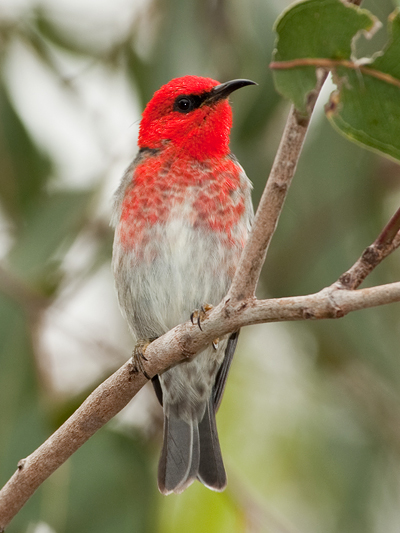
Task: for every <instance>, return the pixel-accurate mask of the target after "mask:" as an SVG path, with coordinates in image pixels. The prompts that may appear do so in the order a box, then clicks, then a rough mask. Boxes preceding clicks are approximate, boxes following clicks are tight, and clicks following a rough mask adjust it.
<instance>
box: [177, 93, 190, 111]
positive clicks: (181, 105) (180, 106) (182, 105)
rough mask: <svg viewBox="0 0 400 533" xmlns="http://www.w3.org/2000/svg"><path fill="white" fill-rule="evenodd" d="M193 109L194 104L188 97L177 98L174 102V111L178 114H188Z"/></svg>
mask: <svg viewBox="0 0 400 533" xmlns="http://www.w3.org/2000/svg"><path fill="white" fill-rule="evenodd" d="M193 108H194V102H193V101H192V99H191V98H190V97H188V96H179V97H178V98H177V99H176V100H175V105H174V109H175V110H176V111H179V112H180V113H189V111H192V109H193Z"/></svg>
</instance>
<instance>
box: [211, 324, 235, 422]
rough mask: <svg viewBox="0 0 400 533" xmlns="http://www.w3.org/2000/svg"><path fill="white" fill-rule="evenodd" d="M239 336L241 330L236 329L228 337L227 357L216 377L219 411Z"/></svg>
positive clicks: (215, 388) (216, 395)
mask: <svg viewBox="0 0 400 533" xmlns="http://www.w3.org/2000/svg"><path fill="white" fill-rule="evenodd" d="M238 338H239V331H235V332H234V333H232V335H231V336H230V337H229V339H228V344H227V346H226V349H225V357H224V360H223V361H222V365H221V366H220V369H219V370H218V374H217V377H216V378H215V384H214V388H213V395H214V402H213V403H214V410H215V412H217V410H218V407H219V405H220V403H221V400H222V395H223V393H224V389H225V384H226V379H227V377H228V372H229V368H230V366H231V363H232V359H233V354H234V353H235V349H236V345H237V341H238Z"/></svg>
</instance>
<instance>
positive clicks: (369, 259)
mask: <svg viewBox="0 0 400 533" xmlns="http://www.w3.org/2000/svg"><path fill="white" fill-rule="evenodd" d="M399 246H400V208H399V209H398V210H397V211H396V213H395V214H394V215H393V216H392V218H391V219H390V220H389V222H388V223H387V224H386V226H385V227H384V228H383V230H382V231H381V233H380V234H379V236H378V237H377V239H376V240H375V241H374V242H373V243H372V244H371V246H368V247H367V248H366V249H365V250H364V252H363V253H362V255H361V257H360V258H359V259H358V260H357V261H356V262H355V263H354V265H353V266H352V267H351V268H350V269H349V270H348V271H347V272H345V273H344V274H342V275H341V276H340V278H339V279H338V281H337V282H336V283H337V286H338V287H339V288H342V289H349V290H353V289H356V288H357V287H359V286H360V285H361V283H362V282H363V281H364V279H365V278H366V277H367V276H368V275H369V274H370V273H371V272H372V270H373V269H374V268H375V267H377V266H378V265H379V263H381V262H382V261H383V260H384V259H385V257H387V256H388V255H390V254H391V253H392V252H393V251H394V250H396V248H398V247H399Z"/></svg>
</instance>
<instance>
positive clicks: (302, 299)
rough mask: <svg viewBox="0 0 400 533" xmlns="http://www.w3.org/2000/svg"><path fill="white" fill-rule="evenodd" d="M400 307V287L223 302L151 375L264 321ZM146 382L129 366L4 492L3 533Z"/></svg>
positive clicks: (180, 330) (183, 332) (151, 350)
mask: <svg viewBox="0 0 400 533" xmlns="http://www.w3.org/2000/svg"><path fill="white" fill-rule="evenodd" d="M392 302H400V282H397V283H391V284H388V285H381V286H378V287H372V288H367V289H361V290H357V291H351V290H343V289H340V288H338V287H337V286H335V284H334V285H332V286H331V287H328V288H326V289H323V290H322V291H320V292H319V293H316V294H311V295H307V296H298V297H293V298H276V299H271V300H261V301H260V300H256V299H255V298H253V297H250V298H248V299H247V300H242V301H240V302H238V301H236V302H233V301H228V302H222V303H221V304H220V305H219V306H218V307H216V308H214V309H213V310H212V311H211V312H210V313H209V316H208V317H206V319H205V320H204V322H203V324H202V327H203V331H200V329H199V328H198V327H197V326H193V325H192V324H191V322H190V321H188V322H186V323H185V324H181V325H180V326H177V327H176V328H174V329H173V330H171V331H169V332H168V333H166V334H165V335H163V336H162V337H160V338H159V339H157V340H155V341H154V342H153V343H152V344H151V345H150V346H149V347H148V348H147V350H146V357H147V358H148V362H147V363H146V372H147V373H148V374H149V375H150V376H154V375H155V374H159V373H161V372H163V371H164V370H166V369H167V368H168V367H170V366H171V365H173V364H176V363H179V362H180V361H183V360H185V359H187V358H189V357H194V356H195V354H196V353H198V352H199V351H200V350H201V349H203V348H205V347H206V346H207V345H208V344H209V343H210V342H212V340H213V339H215V338H217V337H221V336H222V335H225V334H227V333H229V332H231V331H235V330H237V329H239V328H240V327H243V326H246V325H251V324H260V323H265V322H281V321H288V320H291V321H293V320H305V319H324V318H340V317H343V316H345V315H346V314H348V313H350V312H351V311H356V310H359V309H366V308H368V307H374V306H377V305H384V304H387V303H392ZM146 382H147V380H146V378H145V377H144V375H143V374H141V373H137V372H134V371H133V368H132V365H131V363H130V362H127V363H125V364H124V365H123V366H122V367H121V368H120V369H119V370H117V371H116V372H115V373H114V374H113V375H112V376H111V377H110V378H108V379H107V380H106V381H105V382H104V383H102V384H101V385H100V386H99V387H97V389H96V390H95V391H94V392H93V393H92V394H91V395H90V396H89V397H88V398H87V399H86V400H85V402H84V403H83V404H82V405H81V406H80V407H79V408H78V409H77V411H75V413H74V414H73V415H72V416H71V417H70V418H69V419H68V420H67V421H66V422H65V423H64V424H63V425H62V426H61V427H60V428H59V429H58V430H57V431H56V432H55V433H54V434H53V435H52V436H51V437H50V438H49V439H48V440H47V441H46V442H45V443H44V444H42V446H40V447H39V448H38V449H37V450H36V451H35V452H33V453H32V454H31V455H29V456H28V457H27V458H26V459H23V460H22V461H20V462H19V464H18V470H17V471H16V472H15V474H14V475H13V476H12V477H11V479H10V480H9V481H8V483H7V484H6V485H5V486H4V487H3V489H2V490H1V491H0V531H2V530H4V528H5V527H6V526H7V525H8V523H9V522H10V521H11V519H12V518H13V517H14V516H15V515H16V514H17V512H18V511H19V510H20V509H21V507H22V506H23V505H24V504H25V502H26V501H27V500H28V499H29V498H30V496H32V494H33V493H34V492H35V490H36V489H37V488H38V487H39V486H40V485H41V483H43V481H44V480H45V479H47V478H48V477H49V476H50V474H52V473H53V472H54V471H55V470H56V469H57V468H58V467H59V466H60V465H61V464H63V463H64V462H65V461H66V460H67V459H68V458H69V457H70V456H71V455H72V454H73V453H74V452H75V451H76V450H77V449H78V448H79V447H80V446H82V444H84V443H85V442H86V441H87V440H88V439H89V438H90V437H91V436H92V435H93V434H94V433H95V432H96V431H97V430H98V429H100V428H101V427H102V426H103V425H105V424H106V423H107V422H108V421H109V420H111V419H112V418H113V417H114V416H115V415H116V414H117V413H118V412H119V411H120V410H121V409H122V408H123V407H125V406H126V405H127V404H128V403H129V401H130V400H131V399H132V398H133V397H134V396H135V394H136V393H137V392H138V391H139V390H140V389H141V388H142V387H143V385H144V384H145V383H146Z"/></svg>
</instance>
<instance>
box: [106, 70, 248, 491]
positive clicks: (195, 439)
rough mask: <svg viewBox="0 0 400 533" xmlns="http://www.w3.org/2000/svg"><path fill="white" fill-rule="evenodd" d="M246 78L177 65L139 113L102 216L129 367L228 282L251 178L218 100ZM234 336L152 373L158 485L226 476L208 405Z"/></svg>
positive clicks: (222, 482)
mask: <svg viewBox="0 0 400 533" xmlns="http://www.w3.org/2000/svg"><path fill="white" fill-rule="evenodd" d="M247 85H257V84H256V83H255V82H253V81H251V80H247V79H235V80H232V81H228V82H226V83H219V82H218V81H216V80H214V79H211V78H205V77H200V76H193V75H187V76H183V77H180V78H175V79H173V80H171V81H169V82H168V83H166V84H165V85H163V86H162V87H161V88H160V89H158V90H157V91H156V92H155V93H154V95H153V97H152V98H151V100H150V101H149V102H148V104H147V106H146V107H145V109H144V111H143V114H142V119H141V122H140V126H139V136H138V148H139V150H138V153H137V155H136V158H135V159H134V160H133V162H132V163H131V164H130V165H129V167H128V168H127V170H126V172H125V174H124V175H123V178H122V181H121V183H120V185H119V187H118V189H117V190H116V192H115V195H114V205H113V215H112V224H113V226H114V227H115V236H114V243H113V257H112V268H113V272H114V278H115V286H116V292H117V296H118V302H119V306H120V309H121V311H122V314H123V316H124V317H125V319H126V321H127V324H128V327H129V329H130V331H131V333H132V334H133V336H134V338H136V339H137V344H136V347H135V350H134V355H135V357H134V361H135V362H136V365H137V367H138V368H142V369H144V367H143V366H141V362H142V359H141V358H145V355H144V353H145V348H146V346H147V345H148V343H149V342H151V341H153V340H154V339H156V338H158V337H160V336H161V335H163V334H164V333H166V332H167V331H169V330H171V329H172V328H174V327H175V326H177V325H178V324H181V323H183V322H185V321H187V320H188V318H189V317H190V316H191V317H192V321H193V319H194V318H195V319H196V320H197V321H198V324H199V326H200V328H201V321H202V320H204V316H205V315H206V313H207V311H208V310H209V309H210V308H211V307H212V306H214V305H217V304H218V303H220V301H221V300H222V299H223V297H224V296H225V295H226V294H227V291H228V289H229V287H230V284H231V282H232V279H233V276H234V274H235V270H236V267H237V264H238V261H239V258H240V255H241V252H242V250H243V247H244V245H245V243H246V240H247V237H248V234H249V231H250V228H251V224H252V220H253V206H252V200H251V189H252V185H251V182H250V180H249V178H248V177H247V176H246V173H245V171H244V170H243V168H242V167H241V165H240V164H239V162H238V160H237V159H236V157H235V156H234V155H233V154H232V153H231V151H230V148H229V137H230V131H231V127H232V108H231V105H230V103H229V100H228V98H229V96H230V95H231V94H232V92H234V91H236V90H237V89H240V88H242V87H245V86H247ZM238 334H239V332H238V331H235V332H233V333H232V334H230V335H229V336H226V337H224V338H221V339H216V340H215V341H214V342H213V343H212V344H210V346H208V347H206V348H205V349H204V350H203V351H201V352H200V353H198V354H197V355H196V356H194V357H193V358H191V359H190V360H188V361H184V362H181V363H179V364H177V365H175V366H172V367H171V368H169V369H167V370H166V371H165V372H163V373H161V374H160V375H156V376H154V377H153V378H152V383H153V387H154V390H155V392H156V395H157V398H158V400H159V401H160V403H161V405H162V406H163V411H164V429H163V446H162V451H161V456H160V461H159V466H158V488H159V490H160V492H161V493H162V494H171V493H176V494H179V493H181V492H182V491H184V490H185V489H186V488H187V487H188V486H189V485H191V484H192V483H193V481H194V480H196V479H198V480H199V481H200V482H201V483H202V484H203V485H205V486H206V487H208V488H210V489H212V490H215V491H222V490H224V489H225V487H226V485H227V476H226V472H225V467H224V463H223V459H222V454H221V448H220V444H219V439H218V433H217V426H216V419H215V414H216V411H217V409H218V407H219V405H220V402H221V399H222V395H223V392H224V388H225V383H226V379H227V375H228V371H229V368H230V365H231V361H232V357H233V354H234V351H235V348H236V344H237V340H238ZM147 377H148V376H147Z"/></svg>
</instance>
